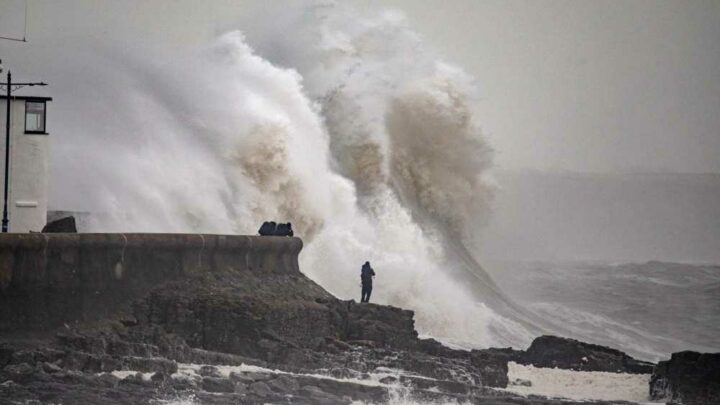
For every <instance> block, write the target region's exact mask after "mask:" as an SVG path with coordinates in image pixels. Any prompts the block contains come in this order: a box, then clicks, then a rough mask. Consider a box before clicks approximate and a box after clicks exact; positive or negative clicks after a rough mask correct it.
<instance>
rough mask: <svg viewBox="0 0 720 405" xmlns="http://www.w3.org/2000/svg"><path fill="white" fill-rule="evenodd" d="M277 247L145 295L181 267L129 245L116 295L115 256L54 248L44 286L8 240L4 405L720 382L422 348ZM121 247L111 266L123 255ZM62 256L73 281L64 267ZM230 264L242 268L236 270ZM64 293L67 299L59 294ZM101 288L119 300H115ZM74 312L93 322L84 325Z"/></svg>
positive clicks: (465, 396) (409, 316)
mask: <svg viewBox="0 0 720 405" xmlns="http://www.w3.org/2000/svg"><path fill="white" fill-rule="evenodd" d="M132 238H133V237H131V238H130V239H132ZM245 238H248V237H245ZM269 239H272V240H273V243H269V242H267V241H266V240H262V241H256V240H255V239H250V240H249V242H247V243H246V242H242V243H245V245H249V246H251V247H250V248H248V249H246V251H245V253H243V254H242V255H241V256H242V257H233V256H232V255H231V256H228V254H227V253H226V251H225V250H222V251H221V250H214V251H212V252H210V253H208V252H205V251H204V250H203V251H202V253H201V255H203V254H205V255H208V257H207V258H205V257H203V256H200V258H201V259H203V260H208V261H206V262H205V263H211V264H206V265H207V266H210V267H209V269H208V271H186V270H183V271H178V272H176V273H172V274H173V275H172V276H171V277H170V276H168V277H166V278H164V279H161V278H156V279H155V280H154V281H153V283H152V285H150V286H148V285H145V284H143V283H139V282H138V280H142V281H144V280H145V278H142V277H140V276H132V274H133V273H132V271H133V270H132V269H133V267H135V268H140V267H138V266H140V265H139V264H138V263H146V262H148V261H150V262H151V264H152V265H151V266H149V267H148V266H146V267H142V266H141V267H142V269H143V271H156V272H161V270H162V269H164V268H166V267H167V268H168V269H170V268H174V267H173V266H177V263H175V264H172V263H170V264H168V262H167V260H169V259H168V257H170V256H168V255H167V254H166V253H167V252H165V251H163V250H162V249H150V250H148V252H150V253H148V252H145V250H143V249H146V248H147V246H145V245H143V244H142V243H139V244H137V246H136V247H135V248H134V249H136V251H135V252H133V251H132V249H131V248H128V246H127V245H125V246H123V247H122V252H121V253H122V259H123V261H122V262H121V265H122V266H123V269H124V270H123V272H124V273H123V274H124V275H123V277H124V278H125V279H123V280H122V284H117V283H118V282H119V279H117V278H116V280H114V281H113V279H112V278H110V279H108V280H109V281H102V282H97V283H96V284H93V285H92V286H91V285H90V284H88V283H89V281H87V280H88V279H89V277H91V276H92V275H93V274H95V272H105V271H107V272H108V273H109V274H113V275H117V271H116V269H117V265H116V264H113V260H109V261H106V262H107V263H110V266H109V268H108V269H103V268H102V267H101V266H97V265H92V266H90V267H91V268H92V270H87V269H86V267H87V266H88V265H87V264H86V263H87V260H86V261H85V262H81V260H83V259H82V257H87V256H88V254H89V253H87V254H82V251H81V252H80V253H78V254H77V255H76V256H72V255H69V254H67V248H66V247H63V246H66V245H62V244H60V245H58V247H57V248H56V250H53V249H52V248H48V246H47V245H46V246H45V248H44V249H43V250H42V252H43V253H42V254H44V255H45V259H44V261H43V260H40V259H39V258H35V259H36V260H35V262H42V263H44V264H43V269H44V270H43V271H44V274H46V275H48V274H51V273H52V276H51V277H50V276H48V277H50V279H52V281H53V283H52V284H50V283H44V282H40V281H38V279H37V278H36V279H33V280H34V281H32V282H28V281H27V280H28V278H27V277H28V272H27V270H28V269H25V270H26V271H24V272H20V271H18V270H17V269H18V266H19V265H18V263H21V264H22V263H28V262H27V260H28V258H32V257H34V256H33V255H32V254H26V253H21V252H19V251H18V249H17V248H13V249H14V250H13V249H11V248H6V249H4V250H3V249H2V246H3V243H2V242H3V241H2V239H0V262H2V258H5V259H7V257H8V256H9V255H10V256H11V257H12V265H11V266H10V265H8V264H7V263H8V262H7V261H5V262H2V263H0V265H2V267H1V268H0V273H2V272H3V271H4V272H5V273H4V276H5V280H6V282H5V283H4V284H3V285H2V290H1V291H2V293H1V294H0V306H2V308H4V309H3V310H1V311H0V315H2V318H0V326H1V327H0V404H17V403H42V404H50V403H52V404H57V403H63V404H98V403H105V404H139V403H208V404H231V403H233V404H234V403H250V404H252V403H258V404H260V403H292V404H348V403H352V402H353V401H360V402H363V403H388V402H395V401H401V400H402V401H416V402H427V403H438V402H452V403H492V404H554V403H573V402H572V401H561V400H557V399H548V398H543V397H538V396H527V397H526V396H521V395H518V394H514V393H512V392H509V391H506V390H503V388H506V387H507V386H508V383H509V381H508V362H510V361H513V362H515V363H519V364H527V365H534V366H536V367H558V368H566V369H574V370H580V371H610V372H624V373H641V374H650V373H653V370H654V369H658V370H660V372H659V373H660V374H658V373H656V375H655V376H654V377H653V382H652V384H654V385H653V387H656V388H655V391H653V392H654V393H655V394H657V395H658V398H659V396H661V395H662V396H667V397H668V398H674V399H678V398H680V397H682V398H683V399H684V400H685V401H687V402H686V403H711V402H703V401H705V399H704V398H715V397H712V396H711V395H715V394H713V392H717V391H712V390H713V389H714V390H717V386H716V385H715V386H714V387H715V388H712V387H711V388H710V389H709V390H708V389H706V390H705V391H702V390H701V391H699V393H698V392H695V393H694V394H693V395H689V394H688V393H689V392H691V391H688V390H687V389H685V386H686V385H687V384H688V382H686V381H680V380H678V378H677V376H676V374H677V372H676V370H679V369H682V368H680V367H679V366H678V365H677V363H678V362H679V361H680V359H679V358H678V359H675V357H676V356H673V360H671V361H670V362H669V363H668V364H664V363H661V364H660V366H658V367H657V368H656V367H655V365H653V364H650V363H645V362H642V361H638V360H636V359H633V358H631V357H629V356H627V355H626V354H624V353H622V352H620V351H617V350H614V349H609V348H605V347H602V346H597V345H591V344H586V343H582V342H578V341H575V340H571V339H564V338H558V337H553V336H542V337H539V338H538V339H536V340H535V341H534V342H533V344H532V345H531V346H530V347H529V348H528V350H525V351H521V350H513V349H510V348H505V349H486V350H472V351H463V350H454V349H450V348H448V347H445V346H443V345H442V344H440V343H439V342H437V341H434V340H432V339H419V338H418V335H417V332H416V331H415V329H414V320H413V315H414V314H413V313H412V311H407V310H403V309H399V308H394V307H390V306H382V305H375V304H358V303H356V302H354V301H343V300H339V299H337V298H335V297H334V296H332V295H331V294H329V293H328V292H327V291H325V290H324V289H322V288H321V287H320V286H318V285H317V284H316V283H314V282H313V281H312V280H310V279H308V278H307V277H305V276H304V275H303V274H302V273H301V272H300V271H299V270H298V269H297V264H296V262H295V263H292V262H287V261H282V262H278V261H277V260H275V259H274V258H273V257H274V255H275V254H276V252H274V251H273V249H279V250H282V251H283V252H287V251H288V249H290V250H293V249H295V248H294V247H292V246H295V245H294V244H297V243H298V242H299V240H297V239H296V238H274V237H271V238H269ZM125 240H126V241H127V240H128V237H127V236H126V237H125ZM259 242H262V243H265V244H267V246H266V247H265V250H261V251H262V252H264V253H263V254H262V257H260V256H258V257H254V258H253V257H251V256H252V255H253V254H256V252H258V250H257V249H258V248H257V246H259V245H258V243H259ZM207 243H208V242H207V240H206V239H203V249H209V248H208V245H207ZM223 243H225V242H223ZM238 243H240V242H238ZM253 243H255V244H256V245H255V247H252V244H253ZM183 244H184V245H183V246H186V242H183ZM245 245H243V246H245ZM217 246H220V244H219V242H218V245H217ZM114 249H115V248H114V247H111V248H109V249H108V251H107V252H105V253H103V255H104V256H103V257H105V256H108V257H115V253H114V252H115V250H114ZM183 249H184V248H183ZM218 249H219V248H218ZM233 249H235V248H233ZM233 249H230V251H232V252H235V250H233ZM81 250H82V249H81ZM297 251H299V248H297ZM8 252H9V253H8ZM154 252H156V253H154ZM56 253H57V257H56V256H53V255H54V254H56ZM35 254H40V253H39V250H38V252H36V253H35ZM63 254H64V256H63ZM48 255H49V256H48ZM133 255H135V256H133ZM147 255H149V257H148V256H147ZM133 257H135V258H134V259H133ZM53 258H56V259H57V263H64V265H65V267H66V268H70V269H75V270H73V271H65V272H62V271H56V270H55V269H56V267H57V264H55V263H56V262H54V261H53V260H55V259H53ZM153 258H154V259H153ZM160 259H162V260H165V262H163V261H162V260H160ZM235 259H237V260H238V262H239V261H240V260H243V261H244V262H243V263H244V264H240V265H236V264H234V263H235V261H234V260H235ZM74 260H75V261H74ZM133 260H135V262H133ZM203 260H198V262H202V261H203ZM295 260H296V256H295ZM8 266H10V267H12V268H13V269H14V270H13V271H12V272H9V271H8V270H7V269H8ZM23 266H26V267H27V264H23ZM163 266H164V267H163ZM162 271H165V270H162ZM103 274H104V273H103ZM168 274H170V273H168ZM0 275H2V274H0ZM8 276H9V277H8ZM98 277H99V276H97V275H96V276H95V278H98ZM143 277H147V275H145V276H143ZM127 278H131V280H127ZM78 280H80V281H78ZM103 280H104V278H103ZM108 283H109V284H108ZM58 286H72V287H66V288H65V289H64V290H62V291H58ZM108 286H109V288H115V289H118V288H119V289H121V290H120V291H117V290H113V293H112V294H110V293H107V292H106V291H109V289H108V288H105V287H108ZM63 295H67V296H68V298H67V300H69V301H73V299H74V300H76V301H77V302H80V305H83V307H82V308H80V309H78V308H74V309H73V310H71V308H68V310H66V311H57V310H53V308H49V307H48V305H51V306H52V305H59V303H62V302H65V301H67V300H66V299H65V298H63ZM86 295H89V296H91V297H92V298H93V299H92V300H89V299H86V298H83V297H85V296H86ZM106 295H107V298H104V297H105V296H106ZM41 296H42V297H44V298H42V299H43V300H44V304H43V305H44V308H43V307H41V306H37V305H36V306H34V307H31V308H30V309H29V310H27V309H23V308H21V307H20V306H21V305H27V304H26V302H27V300H28V297H35V298H36V299H37V297H41ZM73 297H74V298H73ZM123 297H125V298H123ZM73 302H75V301H73ZM88 303H91V304H92V305H93V306H94V305H103V306H104V308H103V311H102V313H103V314H107V315H104V316H90V315H88V314H96V313H97V312H96V311H95V309H96V308H89V307H87V305H88ZM36 311H44V312H43V313H35V312H36ZM78 313H81V314H83V317H82V318H84V319H77V316H76V315H77V314H78ZM13 325H15V326H13ZM49 325H53V326H52V327H50V326H49ZM686 357H687V356H686ZM690 357H692V356H690ZM693 359H694V361H695V363H696V364H702V365H701V366H700V368H703V367H706V368H707V367H708V364H717V359H716V358H707V357H705V358H702V359H698V358H694V357H693ZM673 361H674V362H673ZM696 368H697V367H696ZM715 370H717V369H715ZM715 372H716V371H715ZM713 375H714V374H712V375H709V376H704V377H703V378H707V377H712V376H713ZM703 381H707V380H703ZM716 381H718V380H715V383H716ZM695 385H697V382H696V383H695ZM708 386H710V385H708ZM648 389H649V390H650V387H649V388H648ZM678 395H680V396H678ZM703 395H704V397H703ZM691 401H695V402H691ZM583 403H587V402H583ZM595 403H600V404H602V403H618V402H617V401H612V402H603V401H598V402H595Z"/></svg>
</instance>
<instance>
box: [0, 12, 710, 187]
mask: <svg viewBox="0 0 720 405" xmlns="http://www.w3.org/2000/svg"><path fill="white" fill-rule="evenodd" d="M263 3H264V2H263V1H235V0H222V1H221V0H215V1H203V2H197V1H191V0H155V1H136V0H133V1H109V0H65V1H52V0H33V1H30V2H29V15H28V39H29V41H30V42H29V43H26V44H23V43H13V42H9V41H0V58H2V59H4V62H5V65H7V66H10V67H11V68H13V69H17V70H18V71H19V72H20V71H22V72H27V74H28V75H30V76H33V77H52V74H49V73H48V70H50V69H52V63H48V62H51V61H46V60H43V53H42V52H43V49H45V48H47V47H57V46H63V44H71V43H73V44H78V43H80V44H82V43H83V41H99V42H103V41H108V42H113V43H121V44H123V43H124V44H125V46H128V47H135V46H140V45H139V44H153V46H166V47H175V48H181V47H191V46H193V45H195V44H198V43H201V42H204V41H207V40H208V39H210V38H211V37H212V36H214V35H216V34H219V33H222V32H224V31H228V30H230V29H240V30H242V29H243V28H244V21H245V22H247V21H253V23H254V24H262V23H263V21H267V23H268V24H272V21H273V15H272V13H271V12H270V11H268V10H264V6H263ZM350 3H352V5H354V6H355V7H357V8H358V9H359V10H361V11H362V12H363V13H366V12H375V11H377V10H380V9H382V8H393V9H398V10H401V11H403V12H404V13H405V15H406V16H407V18H408V21H409V24H410V26H412V27H413V28H414V29H415V30H416V31H418V32H419V33H420V34H421V35H422V36H423V37H424V38H425V40H426V41H427V42H428V43H429V44H430V45H431V46H432V47H433V48H434V49H435V50H436V51H437V52H438V53H439V54H440V55H442V56H443V57H445V59H446V60H447V61H449V62H454V63H455V64H457V65H460V66H462V67H463V68H464V69H465V70H466V71H468V72H469V73H471V74H473V75H474V76H475V77H476V78H477V79H478V83H479V84H480V86H481V88H482V96H483V98H482V100H481V103H480V106H479V108H480V111H479V116H480V118H481V121H482V122H481V125H482V127H483V129H484V130H485V132H486V133H487V134H488V136H489V137H490V140H491V143H492V145H493V146H494V147H495V149H496V150H497V165H498V166H499V167H500V168H501V169H532V170H570V171H581V172H635V171H665V172H715V173H718V172H720V1H717V0H707V1H695V0H677V1H659V0H657V1H656V0H653V1H650V0H647V1H641V0H632V1H626V0H612V1H606V0H572V1H570V0H457V1H425V0H384V1H376V0H356V1H351V2H350ZM24 4H25V2H24V1H22V0H0V35H3V36H7V35H22V31H23V24H22V23H21V19H22V16H23V11H22V10H23V9H24ZM275 6H277V3H275ZM276 8H277V7H274V9H276ZM69 57H72V55H69ZM37 62H40V63H37ZM78 63H82V61H78ZM48 90H49V92H50V93H52V92H53V90H52V87H50V88H49V89H48ZM53 95H54V96H56V97H59V96H61V95H59V94H53ZM63 102H68V101H63Z"/></svg>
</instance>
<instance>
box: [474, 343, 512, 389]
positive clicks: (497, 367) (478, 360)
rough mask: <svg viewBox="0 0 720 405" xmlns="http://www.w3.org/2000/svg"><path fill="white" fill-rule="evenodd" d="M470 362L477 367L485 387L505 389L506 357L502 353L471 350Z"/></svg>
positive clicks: (506, 381)
mask: <svg viewBox="0 0 720 405" xmlns="http://www.w3.org/2000/svg"><path fill="white" fill-rule="evenodd" d="M470 361H471V363H472V365H473V366H475V367H477V369H478V370H479V372H480V378H481V379H482V385H484V386H486V387H498V388H505V387H507V384H508V377H507V373H508V356H507V355H506V354H505V353H503V352H497V351H495V350H493V349H489V350H473V351H471V352H470Z"/></svg>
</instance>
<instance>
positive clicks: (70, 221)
mask: <svg viewBox="0 0 720 405" xmlns="http://www.w3.org/2000/svg"><path fill="white" fill-rule="evenodd" d="M42 232H43V233H77V226H75V217H72V216H71V217H65V218H60V219H56V220H54V221H50V222H48V223H47V225H45V226H44V227H43V229H42Z"/></svg>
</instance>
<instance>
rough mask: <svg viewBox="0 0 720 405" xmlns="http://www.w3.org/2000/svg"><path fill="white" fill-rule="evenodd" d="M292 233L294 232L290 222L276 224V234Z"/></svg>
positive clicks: (286, 234)
mask: <svg viewBox="0 0 720 405" xmlns="http://www.w3.org/2000/svg"><path fill="white" fill-rule="evenodd" d="M293 234H294V232H293V230H292V224H291V223H290V222H288V223H287V224H278V226H277V229H276V230H275V235H276V236H293Z"/></svg>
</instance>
